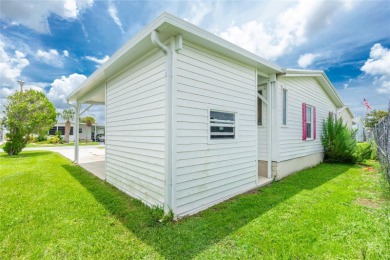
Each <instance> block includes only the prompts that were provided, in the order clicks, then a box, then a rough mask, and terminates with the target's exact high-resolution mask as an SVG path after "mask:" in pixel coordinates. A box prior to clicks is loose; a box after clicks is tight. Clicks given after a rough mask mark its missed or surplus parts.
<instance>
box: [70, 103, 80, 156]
mask: <svg viewBox="0 0 390 260" xmlns="http://www.w3.org/2000/svg"><path fill="white" fill-rule="evenodd" d="M67 103H68V105H69V106H71V107H73V108H74V109H75V110H76V114H75V117H76V125H75V128H74V131H73V133H74V161H73V162H74V163H78V162H79V128H80V103H79V102H77V103H76V105H72V104H71V103H69V100H67Z"/></svg>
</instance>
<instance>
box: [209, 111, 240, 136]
mask: <svg viewBox="0 0 390 260" xmlns="http://www.w3.org/2000/svg"><path fill="white" fill-rule="evenodd" d="M235 138H236V114H235V113H230V112H221V111H213V110H210V139H211V140H215V139H235Z"/></svg>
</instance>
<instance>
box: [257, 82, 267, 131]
mask: <svg viewBox="0 0 390 260" xmlns="http://www.w3.org/2000/svg"><path fill="white" fill-rule="evenodd" d="M266 90H267V88H266V86H264V85H259V86H257V92H256V95H257V93H259V91H261V92H262V94H261V95H262V96H263V97H264V98H266V99H267V98H268V97H267V91H266ZM257 102H261V124H259V115H258V111H259V107H258V103H257V108H256V109H257V118H256V121H257V122H256V124H257V127H266V124H265V120H264V119H265V117H264V109H265V108H266V107H267V106H264V105H265V103H264V102H263V100H262V99H261V98H259V97H257ZM267 109H268V107H267Z"/></svg>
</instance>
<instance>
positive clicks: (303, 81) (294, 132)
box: [277, 77, 336, 161]
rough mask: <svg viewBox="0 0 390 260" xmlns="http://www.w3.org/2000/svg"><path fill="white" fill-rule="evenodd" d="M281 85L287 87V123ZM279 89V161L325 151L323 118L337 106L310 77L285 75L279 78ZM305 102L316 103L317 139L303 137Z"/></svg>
mask: <svg viewBox="0 0 390 260" xmlns="http://www.w3.org/2000/svg"><path fill="white" fill-rule="evenodd" d="M282 87H285V88H286V89H287V100H288V101H287V126H281V125H282V123H281V120H282ZM278 91H279V95H278V97H279V99H280V100H278V102H280V106H278V119H277V120H278V124H277V125H278V126H279V127H280V130H279V151H280V154H279V161H285V160H290V159H294V158H298V157H302V156H307V155H311V154H316V153H321V152H323V147H322V144H321V133H322V122H323V120H325V119H326V118H327V117H328V114H329V112H330V111H332V112H335V111H336V107H335V105H334V104H333V102H332V101H331V99H330V98H329V96H328V95H327V94H326V93H325V92H324V90H323V89H322V87H321V85H320V84H319V83H318V82H317V81H316V80H315V79H314V78H311V77H286V78H281V79H280V83H279V88H278ZM302 103H306V104H307V105H312V106H315V107H316V115H317V120H316V121H317V124H316V128H317V138H316V140H308V141H302Z"/></svg>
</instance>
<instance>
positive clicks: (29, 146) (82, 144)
mask: <svg viewBox="0 0 390 260" xmlns="http://www.w3.org/2000/svg"><path fill="white" fill-rule="evenodd" d="M4 144H5V143H3V144H1V145H0V149H1V151H2V150H3V149H2V148H3V147H4ZM79 145H80V146H86V145H100V143H99V142H88V143H85V142H80V143H79ZM59 146H74V143H73V142H72V143H67V144H48V143H30V144H28V145H27V146H26V147H27V148H32V147H59Z"/></svg>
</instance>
